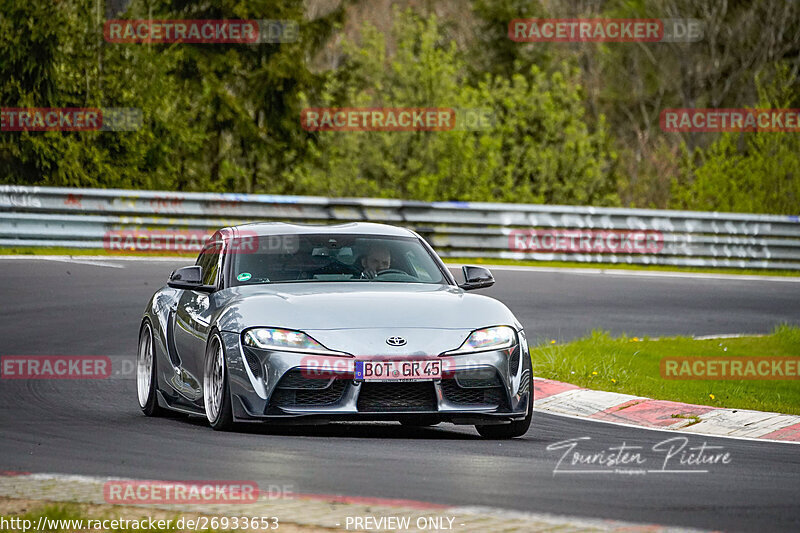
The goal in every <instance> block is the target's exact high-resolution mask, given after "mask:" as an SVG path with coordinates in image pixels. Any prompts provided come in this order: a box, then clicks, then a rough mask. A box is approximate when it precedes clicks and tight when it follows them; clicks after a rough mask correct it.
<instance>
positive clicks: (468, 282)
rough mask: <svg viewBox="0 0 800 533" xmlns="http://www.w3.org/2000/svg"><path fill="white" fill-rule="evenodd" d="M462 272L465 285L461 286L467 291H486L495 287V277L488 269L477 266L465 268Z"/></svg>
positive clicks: (462, 268)
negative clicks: (487, 288)
mask: <svg viewBox="0 0 800 533" xmlns="http://www.w3.org/2000/svg"><path fill="white" fill-rule="evenodd" d="M461 271H462V272H463V273H464V283H462V284H461V285H459V287H461V288H462V289H464V290H465V291H471V290H474V289H485V288H486V287H491V286H492V285H494V276H492V273H491V272H489V269H488V268H483V267H476V266H463V267H461Z"/></svg>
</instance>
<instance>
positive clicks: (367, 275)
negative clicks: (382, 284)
mask: <svg viewBox="0 0 800 533" xmlns="http://www.w3.org/2000/svg"><path fill="white" fill-rule="evenodd" d="M377 275H378V271H377V270H374V269H371V268H365V269H364V277H365V278H367V279H373V278H374V277H375V276H377Z"/></svg>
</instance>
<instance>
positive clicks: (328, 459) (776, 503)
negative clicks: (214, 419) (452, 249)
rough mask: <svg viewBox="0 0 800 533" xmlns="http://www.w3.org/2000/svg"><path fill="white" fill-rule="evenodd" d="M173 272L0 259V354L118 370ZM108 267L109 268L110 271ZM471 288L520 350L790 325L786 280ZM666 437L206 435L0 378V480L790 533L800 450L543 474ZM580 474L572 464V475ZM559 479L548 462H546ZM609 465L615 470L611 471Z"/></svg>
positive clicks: (127, 407)
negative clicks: (284, 493) (90, 360)
mask: <svg viewBox="0 0 800 533" xmlns="http://www.w3.org/2000/svg"><path fill="white" fill-rule="evenodd" d="M179 264H180V262H178V263H171V262H163V261H159V262H139V261H137V262H123V261H119V262H118V261H113V260H104V261H103V262H102V263H101V264H100V265H94V264H82V263H75V262H61V261H48V260H19V259H15V260H6V259H0V301H2V307H0V355H61V354H63V355H109V356H112V357H113V358H114V359H115V360H117V359H123V358H124V359H128V360H131V359H132V357H133V354H134V353H135V346H136V336H137V327H138V321H139V317H140V314H141V311H142V309H143V307H144V304H145V301H146V299H147V298H148V297H149V296H150V294H151V293H152V292H153V291H154V290H155V289H156V288H157V287H159V286H161V285H162V284H163V282H164V280H165V278H166V276H167V274H168V273H169V272H170V271H171V270H172V269H173V268H174V267H175V266H177V265H179ZM112 265H116V266H122V267H123V268H113V266H112ZM495 274H496V278H497V285H496V286H495V287H493V288H492V289H490V290H488V291H486V292H485V293H486V294H489V295H492V296H495V297H497V298H499V299H500V300H502V301H504V302H505V303H506V304H507V305H508V306H509V307H510V308H511V309H512V310H513V311H514V312H515V313H516V314H517V316H518V317H519V318H520V320H521V321H522V322H523V324H524V325H525V327H526V330H528V331H529V334H530V335H532V336H533V337H534V338H540V339H550V338H557V339H570V338H573V337H575V336H579V335H582V334H585V333H586V332H587V331H588V330H590V329H591V328H593V327H599V328H604V329H608V330H610V331H611V332H612V333H621V332H628V333H629V334H632V335H639V336H642V335H653V336H656V335H672V334H692V335H708V334H715V333H738V332H750V333H766V332H768V331H770V330H771V329H772V327H774V325H775V324H777V323H779V322H782V321H783V322H789V323H793V324H798V323H800V304H798V302H800V283H789V282H767V281H728V280H715V279H688V278H661V277H654V278H650V277H648V278H638V277H636V278H631V277H626V276H608V275H590V274H574V273H540V272H516V271H507V270H499V271H496V272H495ZM674 436H675V433H668V432H661V431H649V430H643V429H636V428H630V427H623V426H616V425H610V424H603V423H598V422H590V421H584V420H577V419H571V418H564V417H557V416H553V415H547V414H544V413H539V412H537V413H536V414H535V416H534V423H533V426H532V428H531V431H530V432H529V433H528V434H527V435H526V436H525V437H524V438H522V439H517V440H514V441H504V442H500V441H485V440H481V439H479V438H478V436H477V434H476V432H475V431H474V430H473V429H472V428H470V427H454V426H447V425H444V426H442V427H437V428H431V429H409V428H405V427H401V426H399V425H393V424H358V425H332V426H328V427H314V428H287V429H279V428H264V427H261V426H253V427H247V428H245V429H244V430H242V431H240V432H237V433H229V434H224V433H218V432H214V431H211V430H210V429H209V428H208V427H207V426H206V425H205V424H204V423H203V421H202V420H200V419H191V418H183V417H175V418H171V419H147V418H145V417H144V416H142V415H141V413H140V411H139V409H138V406H137V404H136V392H135V382H134V381H133V380H130V379H127V380H124V379H112V380H98V381H90V380H85V381H68V380H37V381H16V380H0V470H17V471H31V472H54V473H68V474H84V475H100V476H122V477H131V478H140V479H142V478H144V479H147V478H149V479H187V480H188V479H245V480H254V481H257V482H258V483H259V484H260V485H262V487H263V486H269V485H276V484H281V485H290V486H291V487H292V490H294V491H295V492H303V493H314V494H345V495H349V496H371V497H384V498H405V499H413V500H422V501H430V502H435V503H443V504H451V505H465V506H473V505H480V506H491V507H500V508H506V509H515V510H522V511H535V512H546V513H554V514H563V515H570V516H586V517H596V518H609V519H618V520H626V521H636V522H650V523H658V524H666V525H677V526H689V527H699V528H713V529H724V530H730V531H759V532H763V531H798V530H800V501H799V500H798V495H800V447H798V445H795V444H780V443H769V442H753V441H746V440H734V439H721V438H711V437H699V436H692V437H690V439H689V446H699V445H700V444H702V443H703V442H706V443H707V444H708V445H709V446H721V447H722V448H720V450H721V451H724V452H727V453H729V454H730V462H729V463H728V464H715V465H709V466H703V467H697V466H693V465H687V464H683V465H682V464H680V463H679V456H676V457H675V458H674V459H672V460H671V462H670V463H669V465H668V467H669V469H673V468H675V469H679V470H681V469H682V470H686V469H698V468H702V469H707V470H708V472H705V473H691V474H690V473H663V472H649V473H647V474H644V475H632V474H625V473H617V472H613V471H611V472H606V473H556V474H554V469H555V467H556V465H557V463H558V460H559V458H560V457H561V454H562V453H563V450H560V451H559V450H548V449H547V447H548V445H552V444H554V443H556V442H559V441H563V440H565V439H575V438H581V437H589V440H584V441H582V442H581V443H580V447H579V448H576V449H577V450H580V451H581V452H584V453H590V452H599V451H602V450H605V449H607V448H609V447H615V446H617V447H618V446H620V445H622V444H623V443H624V444H625V445H626V446H642V447H643V449H642V456H643V458H644V459H645V460H646V461H647V464H646V465H645V466H647V467H648V468H652V469H654V470H659V469H663V468H664V466H663V458H664V453H663V452H656V451H653V450H652V448H653V446H658V443H659V442H662V441H664V440H665V439H668V438H671V437H674ZM579 466H580V465H579ZM566 467H568V465H567V464H562V468H566ZM612 470H613V469H612Z"/></svg>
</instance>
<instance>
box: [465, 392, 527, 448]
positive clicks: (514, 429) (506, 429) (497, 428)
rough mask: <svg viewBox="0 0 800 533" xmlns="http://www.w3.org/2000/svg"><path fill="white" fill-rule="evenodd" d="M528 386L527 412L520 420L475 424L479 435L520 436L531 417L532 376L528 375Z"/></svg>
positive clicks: (487, 436) (501, 437) (500, 437)
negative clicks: (505, 422) (482, 424)
mask: <svg viewBox="0 0 800 533" xmlns="http://www.w3.org/2000/svg"><path fill="white" fill-rule="evenodd" d="M529 379H530V382H529V387H528V414H527V415H526V416H525V418H523V419H522V420H514V421H513V422H510V423H508V424H496V425H494V424H493V425H486V426H475V429H477V430H478V433H479V434H480V436H481V437H484V438H487V439H513V438H514V437H521V436H523V435H524V434H525V433H527V432H528V429H529V428H530V427H531V420H532V419H533V377H530V378H529Z"/></svg>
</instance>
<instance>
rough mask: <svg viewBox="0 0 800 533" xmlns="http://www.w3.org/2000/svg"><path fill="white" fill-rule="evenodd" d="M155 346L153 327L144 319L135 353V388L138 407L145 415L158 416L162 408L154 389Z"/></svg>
mask: <svg viewBox="0 0 800 533" xmlns="http://www.w3.org/2000/svg"><path fill="white" fill-rule="evenodd" d="M156 376H157V374H156V347H155V344H154V343H153V327H152V326H151V325H150V321H149V320H145V322H144V324H142V329H141V330H140V331H139V350H138V351H137V354H136V389H137V392H138V396H139V407H141V409H142V412H143V413H144V414H145V415H146V416H160V415H162V414H163V413H164V410H163V409H162V408H161V406H160V405H158V398H157V394H156V389H157V386H158V378H157V377H156Z"/></svg>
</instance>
